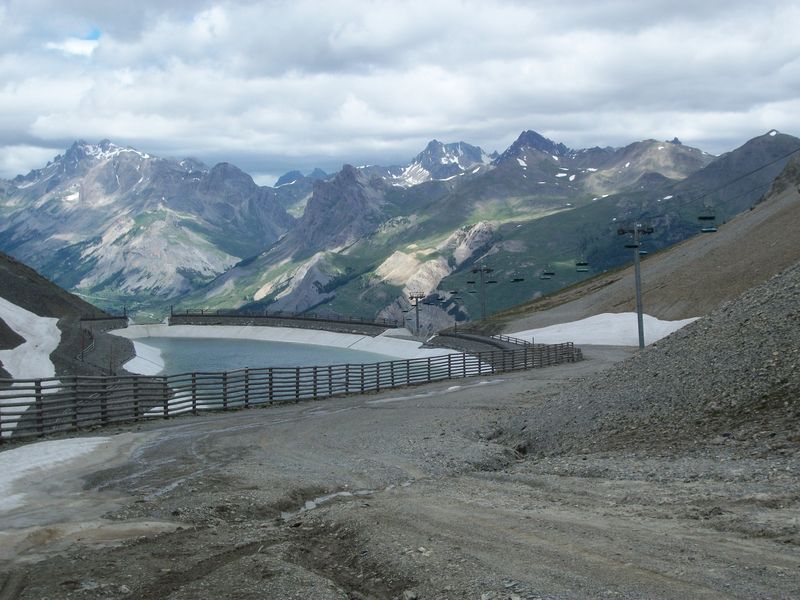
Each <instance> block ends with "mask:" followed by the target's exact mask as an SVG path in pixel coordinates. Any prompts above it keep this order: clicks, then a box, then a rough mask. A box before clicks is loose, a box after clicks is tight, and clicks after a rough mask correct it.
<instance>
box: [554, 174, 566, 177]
mask: <svg viewBox="0 0 800 600" xmlns="http://www.w3.org/2000/svg"><path fill="white" fill-rule="evenodd" d="M566 176H567V174H566V173H556V177H566Z"/></svg>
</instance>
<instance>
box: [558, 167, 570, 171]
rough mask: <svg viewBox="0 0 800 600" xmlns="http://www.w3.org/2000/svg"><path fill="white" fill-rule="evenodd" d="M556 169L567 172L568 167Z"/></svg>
mask: <svg viewBox="0 0 800 600" xmlns="http://www.w3.org/2000/svg"><path fill="white" fill-rule="evenodd" d="M558 168H559V169H561V170H562V171H569V167H558Z"/></svg>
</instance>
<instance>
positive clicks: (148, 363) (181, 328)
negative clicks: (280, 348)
mask: <svg viewBox="0 0 800 600" xmlns="http://www.w3.org/2000/svg"><path fill="white" fill-rule="evenodd" d="M390 332H391V330H389V331H387V332H386V333H390ZM109 333H113V334H114V335H118V336H120V337H125V338H128V339H131V340H140V339H145V338H148V337H174V338H217V339H219V338H224V339H234V340H235V339H240V340H259V341H263V342H288V343H294V344H312V345H316V346H330V347H332V348H348V349H351V350H361V351H363V352H374V353H375V354H383V355H385V356H387V357H389V358H399V359H407V358H426V357H428V356H441V355H443V354H458V353H457V352H455V351H453V350H446V349H442V348H422V347H421V346H422V344H421V343H420V342H417V341H414V340H404V339H397V338H394V337H389V336H388V335H379V336H376V337H370V336H368V335H357V334H352V333H337V332H333V331H320V330H316V329H299V328H297V329H295V328H291V327H259V326H252V325H250V326H239V325H172V326H169V325H163V324H158V325H132V326H130V327H128V328H127V329H118V330H116V331H111V332H109ZM142 347H144V348H142ZM134 348H135V351H136V358H135V359H133V360H131V361H129V362H128V363H126V364H125V368H126V369H127V370H129V371H131V372H134V373H140V374H142V375H147V374H153V373H152V372H149V373H143V372H142V371H136V370H134V369H133V368H136V367H141V368H151V369H152V368H154V366H155V365H157V364H162V365H163V362H161V360H160V356H159V357H158V358H155V357H154V356H153V354H152V353H151V352H149V351H150V350H155V349H154V348H152V347H150V346H147V345H146V344H141V343H140V344H138V345H137V344H134ZM140 349H142V350H143V351H144V352H145V354H144V355H142V356H140V355H139V351H140ZM148 349H149V350H148ZM138 358H142V359H143V360H142V361H137V359H138ZM132 367H133V368H132ZM162 368H163V366H161V367H159V371H160V370H161V369H162Z"/></svg>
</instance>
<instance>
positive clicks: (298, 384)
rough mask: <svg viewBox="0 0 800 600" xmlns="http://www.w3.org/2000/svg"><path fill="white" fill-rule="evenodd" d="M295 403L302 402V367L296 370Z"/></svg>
mask: <svg viewBox="0 0 800 600" xmlns="http://www.w3.org/2000/svg"><path fill="white" fill-rule="evenodd" d="M294 401H295V402H300V367H295V368H294Z"/></svg>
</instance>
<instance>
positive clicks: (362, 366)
mask: <svg viewBox="0 0 800 600" xmlns="http://www.w3.org/2000/svg"><path fill="white" fill-rule="evenodd" d="M365 383H366V382H365V381H364V363H361V393H362V394H363V393H364V384H365Z"/></svg>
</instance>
